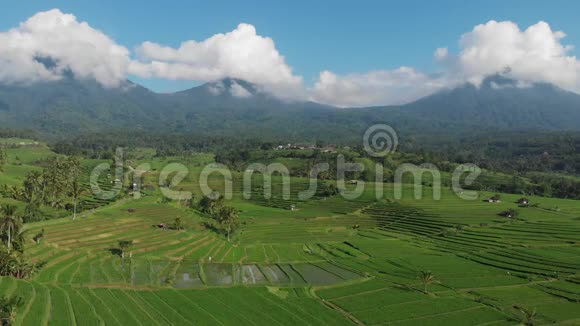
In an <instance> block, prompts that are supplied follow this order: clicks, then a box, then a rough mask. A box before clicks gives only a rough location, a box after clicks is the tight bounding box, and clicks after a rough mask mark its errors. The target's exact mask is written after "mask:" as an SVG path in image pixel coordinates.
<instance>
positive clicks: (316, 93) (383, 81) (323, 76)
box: [311, 67, 446, 107]
mask: <svg viewBox="0 0 580 326" xmlns="http://www.w3.org/2000/svg"><path fill="white" fill-rule="evenodd" d="M445 85H446V83H445V80H444V79H442V78H441V77H436V76H429V75H426V74H424V73H421V72H419V71H417V70H415V69H413V68H409V67H401V68H398V69H395V70H380V71H371V72H368V73H364V74H350V75H344V76H338V75H336V74H334V73H332V72H330V71H323V72H322V73H320V76H319V79H318V81H317V82H316V84H315V85H314V87H313V88H312V90H311V94H312V95H311V96H312V100H314V101H317V102H322V103H328V104H333V105H336V106H341V107H350V106H367V105H379V104H402V103H407V102H410V101H412V100H415V99H417V98H420V97H423V96H425V95H429V94H431V93H433V92H434V91H436V90H438V89H440V88H441V87H444V86H445Z"/></svg>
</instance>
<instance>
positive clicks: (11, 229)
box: [0, 204, 21, 252]
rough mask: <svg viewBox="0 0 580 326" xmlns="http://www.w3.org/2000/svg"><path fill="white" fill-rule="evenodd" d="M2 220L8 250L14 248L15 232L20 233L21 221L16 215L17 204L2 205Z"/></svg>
mask: <svg viewBox="0 0 580 326" xmlns="http://www.w3.org/2000/svg"><path fill="white" fill-rule="evenodd" d="M2 214H3V217H2V220H0V231H1V232H2V233H3V234H4V235H5V237H6V247H7V248H8V252H10V250H11V249H12V241H13V238H14V235H15V234H18V233H19V230H20V226H21V221H20V218H18V217H17V216H16V206H14V205H9V204H6V205H4V206H2Z"/></svg>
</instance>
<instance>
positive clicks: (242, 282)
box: [0, 180, 580, 325]
mask: <svg viewBox="0 0 580 326" xmlns="http://www.w3.org/2000/svg"><path fill="white" fill-rule="evenodd" d="M212 185H213V186H215V187H217V188H219V182H218V181H215V180H214V181H212ZM186 186H187V185H186ZM305 187H307V185H306V184H305V183H304V182H303V181H302V180H297V181H296V189H306V188H305ZM371 188H372V187H371ZM371 188H369V189H371ZM234 189H237V190H235V192H234V199H233V200H232V201H231V202H230V204H231V205H233V206H235V207H237V208H238V209H239V210H240V211H241V213H240V215H241V220H242V224H241V228H240V230H239V231H238V232H237V233H236V235H235V237H234V241H232V242H228V241H226V239H225V237H224V236H223V235H222V234H217V233H216V232H214V231H212V230H211V229H210V228H208V227H207V225H206V222H207V220H208V217H206V216H204V215H203V214H201V213H199V212H197V211H196V210H193V209H190V208H186V207H182V206H181V205H179V203H176V202H169V203H167V202H161V201H160V200H159V198H158V197H157V196H156V195H155V194H154V193H152V194H146V195H144V196H142V197H141V198H140V199H130V198H128V199H123V200H121V201H118V202H114V203H108V204H107V205H104V206H99V207H96V208H95V209H94V210H91V211H90V212H89V213H85V214H83V215H82V217H80V218H77V220H75V221H72V220H71V219H70V218H67V219H57V220H51V221H44V222H39V223H34V224H30V225H28V230H29V233H30V234H34V233H35V232H37V231H39V230H41V229H44V230H45V238H44V240H43V241H42V242H41V243H40V244H34V243H32V242H30V243H29V245H28V250H27V253H28V255H29V256H30V257H31V258H32V259H33V260H34V261H36V262H45V263H46V264H45V265H44V266H43V268H42V269H41V270H40V271H39V273H38V274H37V275H36V276H35V277H34V278H33V279H31V280H18V281H17V280H14V279H11V278H2V279H1V280H0V289H1V291H2V293H4V294H5V295H6V296H12V295H18V296H21V297H23V298H24V299H25V304H24V306H23V307H21V308H20V309H19V313H18V320H17V324H22V325H39V324H40V325H42V324H55V325H65V324H67V325H70V324H77V325H81V324H82V325H85V324H106V325H108V324H119V325H133V324H136V325H144V324H174V325H181V324H195V325H198V324H224V325H229V324H239V323H243V324H255V325H258V324H264V323H265V322H267V323H269V324H298V323H299V324H333V325H334V324H337V325H340V324H353V323H358V324H368V325H378V324H395V325H417V324H428V325H448V324H454V323H457V324H470V325H513V324H517V323H519V322H520V321H521V320H522V318H523V316H522V315H521V312H520V311H519V310H517V309H515V308H514V306H523V307H526V308H528V309H530V310H533V309H536V311H537V317H536V323H539V324H548V323H562V324H571V325H572V324H578V323H579V322H580V313H578V311H579V309H578V308H580V304H579V303H578V301H580V276H579V275H580V263H579V260H578V257H580V246H579V244H580V243H579V242H578V239H580V219H579V218H578V216H580V209H579V206H580V205H578V204H577V203H576V202H573V201H567V200H553V199H550V200H547V201H546V200H545V199H539V198H531V199H532V201H533V202H534V201H540V200H541V201H544V202H546V204H544V205H538V206H537V207H528V208H520V210H521V215H520V216H519V217H518V218H517V219H507V218H504V217H501V216H499V215H498V214H499V212H501V211H503V210H505V209H508V208H515V207H517V204H515V202H516V200H517V198H518V197H517V196H510V195H504V201H503V202H502V203H484V202H483V201H464V200H460V199H458V198H456V197H455V196H454V195H453V194H452V193H450V192H447V191H444V193H443V198H442V200H441V201H436V200H432V199H429V198H424V199H421V200H415V199H412V198H411V190H412V189H411V188H409V187H405V196H404V198H403V199H401V200H394V198H393V196H392V192H390V191H389V190H392V185H386V186H385V189H384V192H385V197H384V198H383V199H381V200H377V199H376V198H375V195H374V190H369V191H367V192H365V193H364V194H363V196H362V197H360V198H359V199H357V200H350V201H349V200H345V199H343V198H341V197H340V196H333V197H330V198H323V197H320V196H315V197H313V198H311V199H309V200H300V199H299V198H298V192H296V191H294V192H292V193H291V194H290V198H289V199H280V198H282V194H281V189H280V188H279V187H278V186H274V188H273V190H275V191H273V196H272V198H271V199H249V200H245V199H243V197H242V192H241V188H234ZM259 191H260V189H259V188H256V189H255V192H256V193H259ZM194 192H195V191H194ZM428 193H429V190H427V191H426V194H428ZM485 195H486V194H482V196H485ZM426 197H428V196H426ZM289 204H290V205H295V206H296V208H297V209H296V210H289V209H288V208H287V206H288V205H289ZM555 205H558V206H559V207H561V209H560V210H559V211H553V210H551V209H550V207H552V206H555ZM177 217H179V218H181V219H182V220H183V222H184V226H185V230H183V231H173V230H166V229H162V228H159V227H158V225H159V224H162V223H170V222H172V221H173V220H174V219H175V218H177ZM120 240H132V241H133V243H134V245H133V247H132V248H131V256H130V258H126V259H125V260H123V259H121V258H120V256H119V255H118V253H117V250H118V249H117V248H118V242H119V241H120ZM421 271H430V272H431V273H432V275H433V276H434V281H433V282H431V283H430V284H427V285H425V284H423V283H422V282H421V281H420V280H419V278H418V275H419V274H420V273H421Z"/></svg>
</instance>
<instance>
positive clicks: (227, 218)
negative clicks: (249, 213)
mask: <svg viewBox="0 0 580 326" xmlns="http://www.w3.org/2000/svg"><path fill="white" fill-rule="evenodd" d="M218 222H219V223H220V224H221V225H222V226H223V228H224V229H225V231H226V234H227V236H228V242H229V241H230V235H231V234H232V232H233V231H234V230H235V229H236V227H237V226H238V225H239V215H238V210H237V209H235V208H233V207H229V206H225V207H223V208H222V209H220V211H219V214H218Z"/></svg>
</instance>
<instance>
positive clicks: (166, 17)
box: [0, 0, 580, 91]
mask: <svg viewBox="0 0 580 326" xmlns="http://www.w3.org/2000/svg"><path fill="white" fill-rule="evenodd" d="M3 4H4V10H2V11H0V31H6V30H8V29H10V28H12V27H16V26H17V25H18V23H19V22H22V21H25V20H26V19H27V18H29V17H31V16H33V15H34V14H35V13H37V12H40V11H45V10H48V9H52V8H59V9H60V10H61V11H62V12H64V13H72V14H74V15H75V16H76V17H77V19H78V20H79V21H85V22H88V23H89V24H90V26H91V27H93V28H95V29H98V30H100V31H102V32H104V33H105V34H107V35H108V36H110V37H111V38H113V39H114V40H115V41H116V42H117V43H118V44H121V45H123V46H125V47H126V48H128V49H129V50H132V49H134V48H135V47H137V46H139V45H140V44H141V43H142V42H145V41H151V42H155V43H159V44H163V45H167V46H171V47H178V46H179V44H180V43H181V42H183V41H186V40H197V41H202V40H204V39H206V38H208V37H211V36H212V35H214V34H216V33H227V32H230V31H232V30H234V29H235V28H236V26H238V24H239V23H249V24H252V25H253V26H255V28H256V30H257V33H258V34H259V35H261V36H266V37H270V38H272V39H273V40H274V42H275V46H276V49H277V50H278V51H279V52H280V54H281V55H283V56H284V57H285V62H286V64H288V65H289V66H290V67H292V69H293V73H294V74H296V75H299V76H301V77H302V78H303V80H304V83H305V84H306V85H312V84H314V83H315V82H316V80H317V78H318V77H319V73H320V72H321V71H323V70H329V71H332V72H333V73H336V74H338V75H345V74H352V73H364V72H367V71H373V70H390V69H396V68H397V67H400V66H410V67H414V68H416V69H418V70H420V71H422V72H425V73H433V72H437V71H439V70H440V69H441V67H440V66H439V65H438V64H436V63H435V60H434V58H433V53H434V51H435V49H437V48H440V47H448V49H449V52H457V51H459V49H458V40H459V38H460V36H461V35H462V34H464V33H466V32H469V31H471V30H472V29H473V28H474V26H475V25H477V24H482V23H486V22H488V21H489V20H497V21H512V22H514V23H516V24H518V26H519V27H520V28H521V29H525V28H526V27H528V26H530V25H533V24H535V23H537V22H538V21H541V20H543V21H546V22H548V23H549V24H550V26H551V28H552V29H553V30H555V31H558V30H562V31H564V32H565V33H566V34H567V36H566V38H565V39H564V41H563V43H564V44H573V45H578V44H580V20H579V19H577V13H578V12H580V2H577V1H550V2H536V1H533V2H532V1H404V2H403V1H397V2H395V1H359V2H357V1H284V2H283V1H231V2H226V1H171V2H170V1H165V2H162V3H160V2H157V3H155V2H147V1H109V0H101V1H51V2H50V4H47V2H44V1H4V2H3ZM575 53H576V51H575V50H571V51H570V52H569V55H575ZM131 79H133V80H136V81H138V82H140V83H142V84H144V85H146V86H148V87H150V88H152V89H154V90H156V91H171V90H175V89H183V88H187V87H189V86H191V85H196V84H198V83H199V81H179V82H175V81H170V80H167V79H165V78H163V79H162V78H155V77H153V78H142V77H137V76H132V77H131Z"/></svg>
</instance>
